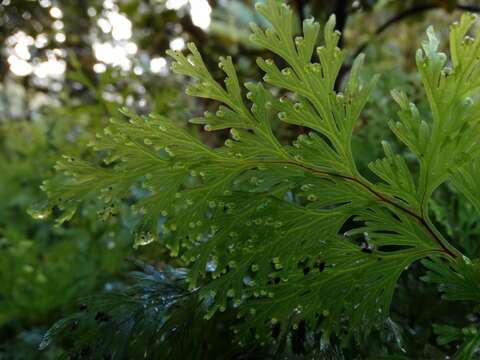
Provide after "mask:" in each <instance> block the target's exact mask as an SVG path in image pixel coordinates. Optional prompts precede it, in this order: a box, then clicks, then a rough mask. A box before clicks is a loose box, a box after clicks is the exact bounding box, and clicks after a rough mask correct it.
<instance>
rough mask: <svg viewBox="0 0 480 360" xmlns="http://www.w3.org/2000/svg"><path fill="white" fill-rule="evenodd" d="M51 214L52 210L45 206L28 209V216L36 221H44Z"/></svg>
mask: <svg viewBox="0 0 480 360" xmlns="http://www.w3.org/2000/svg"><path fill="white" fill-rule="evenodd" d="M51 213H52V209H51V208H50V207H49V206H46V205H45V204H43V205H37V206H33V207H31V208H30V209H28V214H29V215H30V216H31V217H32V218H34V219H36V220H43V219H46V218H47V217H48V216H50V214H51Z"/></svg>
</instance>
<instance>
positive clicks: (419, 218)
mask: <svg viewBox="0 0 480 360" xmlns="http://www.w3.org/2000/svg"><path fill="white" fill-rule="evenodd" d="M262 163H263V164H279V165H291V166H296V167H299V168H301V169H303V170H305V171H308V172H310V173H314V174H318V175H321V176H325V177H336V178H341V179H344V180H347V181H351V182H354V183H356V184H358V185H360V186H361V187H363V188H364V189H366V190H367V191H368V192H370V193H371V194H373V195H374V196H375V197H376V198H377V200H378V201H380V202H383V203H386V204H388V205H390V206H393V207H395V208H396V209H398V210H400V211H402V212H404V213H405V214H407V215H409V216H411V217H412V218H414V219H415V220H416V221H417V222H419V223H420V224H421V225H422V226H423V227H424V228H425V230H426V231H427V233H428V234H429V235H430V236H431V238H432V239H433V240H434V241H435V242H436V243H437V244H438V245H439V246H440V248H441V251H442V252H443V253H445V254H447V255H448V256H450V257H451V258H453V259H455V258H456V257H457V256H458V251H455V249H454V250H452V249H450V247H451V246H448V245H450V244H448V245H447V244H445V242H444V241H445V240H442V237H441V235H440V234H438V232H437V231H436V229H434V227H433V225H431V224H430V222H429V221H428V220H427V219H426V218H424V217H423V216H421V215H418V214H416V213H415V212H413V211H412V210H410V209H408V208H406V207H404V206H402V205H400V204H398V203H397V202H396V201H395V200H393V199H391V198H390V197H389V196H386V195H384V194H382V193H380V192H378V191H376V190H375V189H373V188H372V187H371V186H370V185H369V184H368V183H366V182H365V181H363V180H361V179H358V178H356V177H353V176H348V175H342V174H337V173H333V172H329V171H324V170H319V169H317V168H314V167H311V166H308V165H304V164H301V163H299V162H295V161H292V160H286V161H282V160H278V161H275V160H264V161H262Z"/></svg>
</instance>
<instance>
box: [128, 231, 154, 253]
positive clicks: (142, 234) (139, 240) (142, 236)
mask: <svg viewBox="0 0 480 360" xmlns="http://www.w3.org/2000/svg"><path fill="white" fill-rule="evenodd" d="M153 241H155V236H154V235H153V234H152V233H151V232H150V231H138V232H136V233H135V238H134V243H133V247H134V248H135V249H136V248H138V247H139V246H145V245H148V244H150V243H152V242H153Z"/></svg>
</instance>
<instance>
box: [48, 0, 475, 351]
mask: <svg viewBox="0 0 480 360" xmlns="http://www.w3.org/2000/svg"><path fill="white" fill-rule="evenodd" d="M257 9H258V11H259V12H260V13H261V14H262V15H263V16H264V17H265V18H266V19H267V20H268V21H269V22H270V24H271V27H269V28H268V29H265V30H263V29H260V28H259V27H258V26H255V25H253V26H252V31H253V35H252V40H253V41H254V42H255V43H256V44H257V45H260V46H263V47H265V48H267V49H269V50H270V51H272V52H273V53H275V54H277V55H278V56H280V57H281V58H282V59H283V60H284V61H285V62H286V63H287V64H288V65H287V67H286V68H284V69H281V70H280V69H279V68H278V66H277V65H276V64H275V63H274V62H273V61H272V60H264V59H259V60H258V66H259V67H260V68H261V69H262V70H263V71H264V72H265V76H264V78H263V79H264V82H265V83H266V84H268V85H269V86H274V87H277V88H280V91H281V92H284V93H286V95H285V96H284V97H283V98H281V99H277V98H276V97H275V96H274V95H273V92H271V91H270V90H269V88H267V86H266V85H264V84H262V83H258V84H253V83H247V84H245V88H246V91H245V90H244V89H243V87H242V86H241V85H240V84H239V80H238V78H237V75H236V73H235V69H234V66H233V63H232V60H231V58H222V59H221V60H220V68H222V69H223V71H224V72H225V75H226V78H225V81H224V84H221V83H219V82H217V81H216V80H215V79H214V78H213V77H212V76H211V74H210V73H209V71H208V69H207V68H206V66H205V64H204V62H203V60H202V57H201V55H200V52H199V51H198V49H197V48H196V47H195V46H194V45H193V44H189V46H188V49H189V51H190V54H189V55H184V54H182V53H180V52H170V55H171V56H172V57H173V59H174V63H173V64H172V69H173V70H174V71H175V72H176V73H178V74H182V75H186V76H189V77H191V78H193V79H194V80H195V82H194V83H193V84H191V85H190V86H189V88H188V90H187V92H188V93H189V94H190V95H192V96H198V97H202V98H208V99H212V100H216V101H218V102H219V103H220V106H219V109H218V111H217V112H216V113H210V112H208V113H206V114H205V116H204V117H202V118H196V119H194V120H193V121H192V122H194V123H197V124H204V125H205V129H206V130H217V129H226V128H229V129H231V138H230V139H228V140H227V141H226V143H225V146H223V147H220V148H216V149H212V148H209V147H207V146H206V145H204V144H202V143H201V142H200V141H199V140H198V139H197V138H196V137H194V136H192V135H191V134H190V133H188V132H187V131H186V130H185V129H182V128H181V127H179V126H177V125H176V124H175V122H173V121H172V120H170V119H166V118H164V117H162V116H160V115H152V116H150V117H138V116H136V115H133V114H128V113H125V115H126V117H127V118H128V119H129V120H128V121H126V120H125V119H116V120H114V121H113V123H112V124H111V125H110V126H109V127H108V128H107V129H106V130H105V133H104V134H102V135H101V136H100V137H99V139H98V140H97V141H96V143H95V144H94V146H95V147H96V148H97V150H98V151H99V155H100V156H104V164H103V165H100V166H98V165H93V164H86V163H83V162H81V161H77V160H75V161H67V162H65V161H64V162H61V163H60V164H59V169H60V170H61V171H63V172H64V173H65V176H66V177H65V178H64V179H63V180H62V181H60V182H58V181H55V182H53V181H50V182H49V181H47V182H46V183H45V189H46V190H47V192H48V193H49V195H50V197H51V201H52V204H51V206H57V207H59V208H61V209H65V210H66V212H67V216H64V217H62V218H61V220H65V219H68V217H70V216H71V214H73V212H74V211H75V208H76V207H77V206H78V204H79V202H80V201H81V199H83V198H85V197H88V196H100V197H101V198H102V199H103V200H104V201H105V203H106V204H107V205H108V204H114V203H115V201H118V200H119V199H121V198H122V197H125V196H128V195H129V193H130V192H131V191H132V189H138V187H139V186H141V187H143V188H144V189H145V192H144V195H143V196H142V198H141V199H140V200H138V201H137V202H136V203H135V205H134V206H135V207H136V208H137V209H138V210H140V211H141V212H142V213H143V214H144V216H143V220H142V221H141V223H140V224H139V226H138V230H137V233H138V234H139V237H138V240H137V244H143V243H147V242H150V241H153V240H155V239H158V240H159V241H161V242H162V243H163V244H165V245H166V246H167V247H169V248H170V249H171V253H172V255H174V256H180V257H181V259H182V260H183V261H184V262H185V264H187V265H188V266H189V267H190V269H191V271H190V272H189V273H188V282H189V286H190V288H191V289H197V288H198V294H199V296H200V298H201V299H202V301H203V303H204V307H205V309H206V315H205V317H206V318H207V319H208V318H210V317H211V316H213V315H214V314H215V313H217V312H222V311H225V310H226V309H227V308H228V307H231V308H232V309H234V310H235V311H238V314H239V317H240V318H241V319H243V320H241V321H239V324H238V326H237V329H236V331H237V332H238V334H239V341H241V342H242V341H243V340H245V338H248V337H250V336H253V337H254V338H259V339H262V340H264V341H265V340H267V339H269V340H272V339H271V336H270V335H271V332H272V329H280V332H284V333H285V332H286V331H288V330H289V329H290V328H292V327H295V326H297V325H298V324H299V323H300V322H301V321H306V322H307V324H308V326H309V328H310V329H314V330H315V331H318V332H322V333H323V335H324V336H325V338H327V337H328V336H329V335H330V334H332V333H335V334H339V335H340V334H342V335H343V334H345V333H347V334H348V333H350V334H355V333H357V334H358V333H360V332H365V333H368V330H369V329H371V328H372V327H373V326H374V325H375V324H378V323H379V322H381V321H384V320H385V319H386V318H387V316H388V310H389V306H390V303H391V301H392V296H393V293H394V290H395V284H396V282H397V279H398V277H399V276H400V274H401V273H402V271H403V270H404V269H405V268H406V267H408V266H409V265H410V264H411V263H413V262H415V261H417V260H419V259H422V258H425V257H432V258H435V257H442V258H444V259H446V260H447V261H450V262H453V263H454V262H456V261H457V259H459V258H460V257H461V255H460V254H459V252H458V250H456V249H455V248H454V247H453V246H452V245H450V244H449V243H448V242H447V240H446V239H445V238H444V237H443V236H442V235H441V234H440V232H439V231H438V230H437V229H436V228H435V227H434V226H433V225H432V223H431V221H430V220H429V218H428V208H427V204H428V199H429V198H430V196H431V194H432V192H433V191H434V190H435V188H436V187H438V186H439V185H440V184H441V183H443V182H445V181H446V180H447V179H448V178H449V177H450V175H451V174H453V173H455V171H460V170H458V169H460V168H461V169H464V170H465V169H466V170H465V171H469V170H468V167H467V164H470V162H469V161H470V160H469V159H472V158H473V157H475V156H476V154H477V153H478V148H479V142H478V140H477V139H478V137H476V136H475V135H476V134H477V133H478V126H479V125H478V123H479V122H478V119H479V117H478V110H477V108H478V106H480V105H478V104H477V103H471V102H469V101H468V96H472V95H474V94H476V92H477V88H478V84H477V82H476V80H475V79H477V77H474V76H473V75H472V74H475V73H476V71H477V60H476V58H477V51H476V50H475V49H476V48H477V45H476V44H477V41H474V42H473V43H471V42H470V40H468V41H465V42H464V43H462V41H464V40H463V36H464V35H465V32H466V29H467V28H468V27H469V26H470V25H471V22H472V18H471V17H469V16H466V17H463V18H462V21H461V23H460V25H458V26H457V27H454V28H453V29H452V32H451V34H452V35H451V36H452V38H451V39H452V40H451V51H452V62H453V70H452V72H450V73H448V72H447V71H446V70H445V68H444V65H445V63H446V56H445V55H444V54H442V53H439V52H438V51H437V48H438V40H437V39H436V37H435V35H434V33H433V31H432V30H429V31H428V41H426V42H425V43H424V45H423V49H424V50H423V51H420V52H419V54H418V55H417V63H418V67H419V71H420V73H421V76H422V79H423V83H424V87H425V90H426V93H427V96H428V100H429V103H430V106H431V110H432V120H431V121H425V120H422V118H423V116H422V115H421V114H420V113H419V111H418V110H417V109H416V107H415V106H414V105H412V104H409V102H408V100H407V98H406V96H405V95H403V94H402V93H400V92H396V93H394V97H395V99H396V100H397V102H398V103H399V105H400V113H399V116H400V121H399V122H396V123H391V128H392V130H393V132H394V133H395V134H396V135H397V136H398V137H399V139H400V140H402V141H403V142H404V143H405V144H406V145H407V146H408V147H409V149H410V150H411V151H412V152H413V153H414V154H415V155H416V156H417V158H418V161H419V164H420V175H419V178H418V181H417V179H415V177H414V175H413V172H412V171H411V170H410V169H409V167H408V165H407V162H406V161H405V159H404V158H403V157H401V156H400V155H397V154H394V153H393V151H392V150H391V148H390V147H389V146H388V144H384V151H385V158H384V159H381V160H378V161H375V162H373V163H372V164H371V165H370V169H371V170H372V171H373V173H374V174H376V175H377V176H378V177H379V178H380V180H381V181H380V182H377V183H374V182H371V181H369V180H367V179H366V178H365V177H363V176H362V175H361V174H360V173H359V171H358V170H357V168H356V165H355V160H354V156H353V154H352V150H351V138H352V133H353V129H354V126H355V123H356V121H357V119H358V117H359V114H360V112H361V111H362V109H363V107H364V106H365V104H366V102H367V99H368V95H369V93H370V91H371V89H372V88H373V86H374V84H375V79H372V80H370V81H369V82H367V83H366V84H364V83H363V82H361V81H360V76H359V73H360V72H361V65H362V61H363V57H362V56H361V57H359V58H358V59H357V60H356V62H355V65H354V67H353V70H352V72H351V74H350V78H349V80H348V82H347V84H346V86H345V89H344V90H343V92H338V93H337V92H336V91H335V90H334V84H335V82H336V79H337V75H338V72H339V69H340V67H341V65H342V61H343V57H344V56H343V52H342V50H340V49H338V48H337V44H338V38H339V34H338V33H337V32H336V31H335V30H334V26H335V22H334V18H333V17H332V18H331V19H330V20H329V22H328V23H327V24H326V26H325V28H324V31H323V33H324V46H323V47H318V48H316V51H315V47H316V42H317V36H318V34H319V28H320V27H319V25H318V24H317V23H315V22H312V21H310V20H308V21H306V22H304V24H303V37H297V38H295V39H294V38H293V30H292V29H293V27H292V11H291V10H290V9H289V8H288V7H287V6H285V5H282V4H279V3H278V2H277V1H274V0H269V1H267V2H266V3H265V4H259V5H258V6H257ZM314 52H316V56H315V57H314V55H313V54H314ZM447 73H448V74H447ZM244 93H245V95H244ZM275 116H277V117H278V118H279V119H280V120H281V121H284V122H286V123H289V124H296V125H302V126H305V127H308V128H310V129H311V132H310V133H308V134H304V135H300V136H299V137H298V139H296V140H295V141H294V142H293V144H292V145H283V144H281V143H280V142H279V140H278V139H277V138H276V137H275V135H274V133H273V131H272V128H271V121H272V119H273V118H274V117H275ZM345 230H348V231H346V232H345ZM252 330H253V331H252ZM242 339H243V340H242ZM273 340H274V341H275V339H273Z"/></svg>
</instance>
